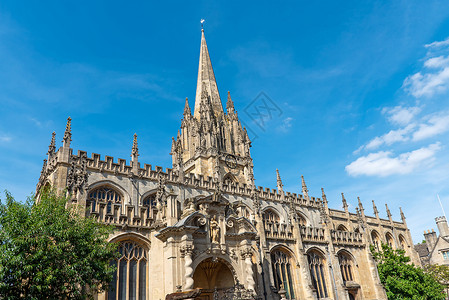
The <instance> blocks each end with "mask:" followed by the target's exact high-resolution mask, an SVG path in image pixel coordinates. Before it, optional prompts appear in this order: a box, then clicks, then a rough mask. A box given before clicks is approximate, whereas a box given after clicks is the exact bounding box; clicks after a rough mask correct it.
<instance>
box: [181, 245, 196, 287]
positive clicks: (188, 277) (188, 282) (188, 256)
mask: <svg viewBox="0 0 449 300" xmlns="http://www.w3.org/2000/svg"><path fill="white" fill-rule="evenodd" d="M192 251H193V245H186V246H184V247H182V249H181V252H182V253H183V255H184V270H185V273H184V278H185V285H184V290H185V291H188V290H192V289H193V268H192Z"/></svg>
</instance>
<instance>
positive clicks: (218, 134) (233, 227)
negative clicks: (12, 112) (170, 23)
mask: <svg viewBox="0 0 449 300" xmlns="http://www.w3.org/2000/svg"><path fill="white" fill-rule="evenodd" d="M192 107H193V111H192V110H191V108H190V105H189V101H188V100H187V99H186V102H185V107H184V113H183V116H182V118H181V124H180V125H181V127H180V131H178V134H177V137H176V139H175V138H173V141H172V147H171V151H170V149H167V152H168V151H170V155H171V156H172V160H173V166H172V168H171V169H170V168H169V169H165V170H164V169H163V168H161V167H159V166H154V165H151V164H146V163H141V162H140V161H139V149H138V144H137V136H136V135H134V140H133V143H132V148H131V160H130V161H129V162H127V161H126V160H125V159H120V158H119V159H114V158H113V157H111V156H102V155H100V154H96V153H92V154H90V155H88V154H87V153H86V152H84V151H80V150H78V151H77V153H74V151H73V149H72V148H71V142H72V134H71V119H70V118H68V121H67V126H66V128H65V133H64V136H63V141H62V146H61V147H59V148H58V149H56V143H55V139H56V138H55V133H53V136H52V139H51V143H50V146H49V149H48V157H47V159H46V160H44V165H43V169H42V173H41V176H40V178H39V182H38V184H37V195H39V191H40V190H41V188H43V187H45V186H50V185H51V186H52V187H54V188H56V189H57V190H58V191H59V192H61V193H63V192H64V191H67V194H68V195H69V197H70V198H69V199H70V200H69V201H71V203H72V204H73V205H79V206H81V207H85V208H86V216H88V217H92V218H95V219H96V220H98V222H102V223H106V224H111V225H114V226H115V232H114V234H112V235H111V236H110V238H109V241H110V242H117V243H119V252H120V258H118V259H117V260H116V261H114V262H113V264H115V265H116V266H117V272H116V274H115V276H114V280H113V282H112V287H111V289H110V290H109V291H106V292H104V293H102V294H100V295H97V296H96V298H97V299H148V300H159V299H166V297H167V299H203V300H206V299H207V300H212V299H264V300H269V299H270V300H271V299H335V300H337V299H339V300H341V299H387V298H386V294H385V291H384V288H383V286H382V285H381V283H380V280H379V276H378V273H377V268H376V263H375V261H374V259H373V257H372V255H371V252H370V245H373V246H374V247H380V244H381V243H388V244H390V245H391V246H392V247H393V248H402V249H404V250H405V251H406V254H407V255H409V256H410V257H411V259H412V262H414V263H415V264H420V263H419V256H418V255H417V253H416V252H415V250H414V248H413V242H412V238H411V235H410V232H409V229H408V228H407V224H406V220H405V216H404V214H403V213H402V210H401V212H400V215H401V221H395V220H393V219H392V216H391V213H390V211H389V209H388V206H387V207H386V210H387V215H388V219H382V218H380V217H379V214H378V211H377V208H376V205H375V204H374V201H373V203H372V204H373V210H374V216H368V215H366V214H365V208H364V207H363V205H362V202H361V201H360V199H358V207H356V210H355V212H350V211H349V209H348V204H347V203H346V199H345V196H344V194H343V193H342V194H341V196H342V199H341V201H342V203H343V210H337V209H332V208H329V207H328V201H327V199H326V194H325V192H324V190H323V189H322V194H321V195H320V196H319V197H315V196H313V195H309V191H308V189H307V186H306V182H305V180H304V178H303V177H302V176H301V181H302V190H301V191H300V192H299V193H296V192H293V191H285V190H284V188H283V184H282V180H281V176H280V174H279V171H278V170H276V174H273V185H274V179H275V176H276V185H277V188H276V189H271V188H264V187H260V186H256V185H255V182H254V175H253V163H254V162H253V159H252V158H251V151H250V150H251V140H250V138H249V136H248V133H247V131H246V129H245V128H244V127H243V126H242V124H241V122H240V120H239V116H238V113H237V110H236V109H235V107H234V103H233V100H232V98H231V95H230V94H229V92H228V95H227V99H226V110H224V108H223V104H222V100H221V97H220V94H219V92H218V88H217V82H216V80H215V75H214V70H213V68H212V63H211V59H210V56H209V51H208V47H207V44H206V39H205V35H204V30H202V33H201V48H200V59H199V69H198V82H197V87H196V96H195V103H194V105H193V106H192ZM180 117H181V116H180ZM130 146H131V145H130ZM273 173H274V172H273ZM298 179H299V178H298ZM237 295H238V296H237Z"/></svg>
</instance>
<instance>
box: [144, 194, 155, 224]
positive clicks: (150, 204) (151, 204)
mask: <svg viewBox="0 0 449 300" xmlns="http://www.w3.org/2000/svg"><path fill="white" fill-rule="evenodd" d="M142 205H143V206H145V207H147V218H149V217H150V216H154V213H155V211H157V208H156V205H157V201H156V193H154V194H151V195H149V196H147V197H146V198H145V199H143V201H142ZM150 212H153V214H150Z"/></svg>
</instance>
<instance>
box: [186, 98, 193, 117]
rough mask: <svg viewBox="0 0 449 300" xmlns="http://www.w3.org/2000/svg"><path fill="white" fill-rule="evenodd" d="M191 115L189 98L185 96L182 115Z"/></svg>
mask: <svg viewBox="0 0 449 300" xmlns="http://www.w3.org/2000/svg"><path fill="white" fill-rule="evenodd" d="M191 115H192V112H191V111H190V106H189V98H187V97H186V104H185V106H184V117H185V116H191Z"/></svg>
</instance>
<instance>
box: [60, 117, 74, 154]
mask: <svg viewBox="0 0 449 300" xmlns="http://www.w3.org/2000/svg"><path fill="white" fill-rule="evenodd" d="M71 141H72V118H70V117H68V118H67V125H66V126H65V132H64V137H63V139H62V146H63V147H64V148H70V142H71Z"/></svg>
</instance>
